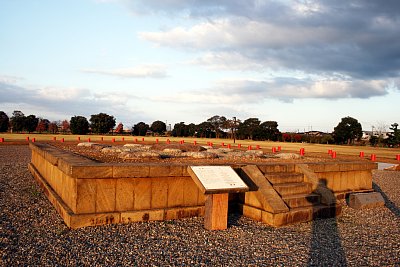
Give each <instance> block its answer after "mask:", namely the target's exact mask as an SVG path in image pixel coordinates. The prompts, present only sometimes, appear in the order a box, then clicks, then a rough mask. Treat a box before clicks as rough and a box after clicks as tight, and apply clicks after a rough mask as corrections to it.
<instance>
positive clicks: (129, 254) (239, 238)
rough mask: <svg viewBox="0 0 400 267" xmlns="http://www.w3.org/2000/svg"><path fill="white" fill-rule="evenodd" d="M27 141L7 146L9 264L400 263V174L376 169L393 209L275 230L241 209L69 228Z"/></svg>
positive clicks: (4, 181)
mask: <svg viewBox="0 0 400 267" xmlns="http://www.w3.org/2000/svg"><path fill="white" fill-rule="evenodd" d="M29 161H30V151H29V148H28V147H27V146H0V211H1V217H0V265H1V266H18V265H25V266H38V265H40V266H70V265H73V266H193V265H194V266H400V172H389V171H375V173H374V183H375V184H374V186H375V190H377V191H380V192H382V193H383V196H384V198H385V200H386V205H387V207H382V208H376V209H371V210H363V211H357V210H353V209H350V208H348V207H345V208H344V210H343V215H342V216H341V217H340V218H337V219H326V220H318V221H314V222H310V223H302V224H297V225H292V226H287V227H282V228H278V229H275V228H271V227H269V226H266V225H263V224H261V223H257V222H253V221H251V220H249V219H247V218H244V217H240V216H239V215H231V216H230V217H229V228H228V229H227V230H225V231H215V232H210V231H206V230H204V229H203V219H202V218H192V219H186V220H180V221H166V222H150V223H134V224H130V225H109V226H102V227H88V228H84V229H79V230H69V229H68V228H66V227H65V225H64V224H63V222H62V220H61V218H60V217H59V216H58V215H57V213H56V211H55V209H54V208H53V207H52V206H51V204H50V203H49V202H48V201H47V199H46V197H45V196H44V195H43V194H42V192H41V190H40V188H39V187H38V186H37V184H36V182H35V181H34V179H33V178H32V176H31V175H30V173H29V172H28V170H27V164H28V162H29Z"/></svg>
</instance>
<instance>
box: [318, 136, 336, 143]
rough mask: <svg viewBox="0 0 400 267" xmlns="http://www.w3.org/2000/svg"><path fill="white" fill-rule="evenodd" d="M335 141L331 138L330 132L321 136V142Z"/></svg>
mask: <svg viewBox="0 0 400 267" xmlns="http://www.w3.org/2000/svg"><path fill="white" fill-rule="evenodd" d="M334 142H335V139H333V136H332V135H330V134H324V135H323V136H322V137H321V141H320V143H321V144H333V143H334Z"/></svg>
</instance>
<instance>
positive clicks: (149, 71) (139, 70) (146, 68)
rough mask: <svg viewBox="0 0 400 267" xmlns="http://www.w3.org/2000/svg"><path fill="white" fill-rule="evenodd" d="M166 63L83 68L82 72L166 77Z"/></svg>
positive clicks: (122, 75)
mask: <svg viewBox="0 0 400 267" xmlns="http://www.w3.org/2000/svg"><path fill="white" fill-rule="evenodd" d="M165 68H166V67H165V66H164V65H141V66H138V67H135V68H124V69H114V70H98V69H83V70H82V72H85V73H93V74H101V75H110V76H116V77H123V78H156V79H159V78H165V77H167V72H166V70H165Z"/></svg>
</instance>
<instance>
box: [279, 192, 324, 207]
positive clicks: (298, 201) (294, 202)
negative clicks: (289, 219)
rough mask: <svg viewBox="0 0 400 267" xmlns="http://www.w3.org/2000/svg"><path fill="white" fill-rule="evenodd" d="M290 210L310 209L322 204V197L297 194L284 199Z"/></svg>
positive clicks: (312, 194)
mask: <svg viewBox="0 0 400 267" xmlns="http://www.w3.org/2000/svg"><path fill="white" fill-rule="evenodd" d="M282 199H283V201H285V203H286V205H288V207H289V208H291V209H292V208H299V207H309V206H316V205H319V204H320V200H321V196H320V195H318V194H314V193H311V194H297V195H289V196H285V197H283V198H282Z"/></svg>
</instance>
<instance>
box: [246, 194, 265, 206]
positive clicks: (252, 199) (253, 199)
mask: <svg viewBox="0 0 400 267" xmlns="http://www.w3.org/2000/svg"><path fill="white" fill-rule="evenodd" d="M244 203H245V204H246V205H249V206H252V207H255V208H258V209H262V208H263V206H262V204H261V202H260V201H259V200H258V198H257V196H256V193H255V192H246V193H245V200H244Z"/></svg>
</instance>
